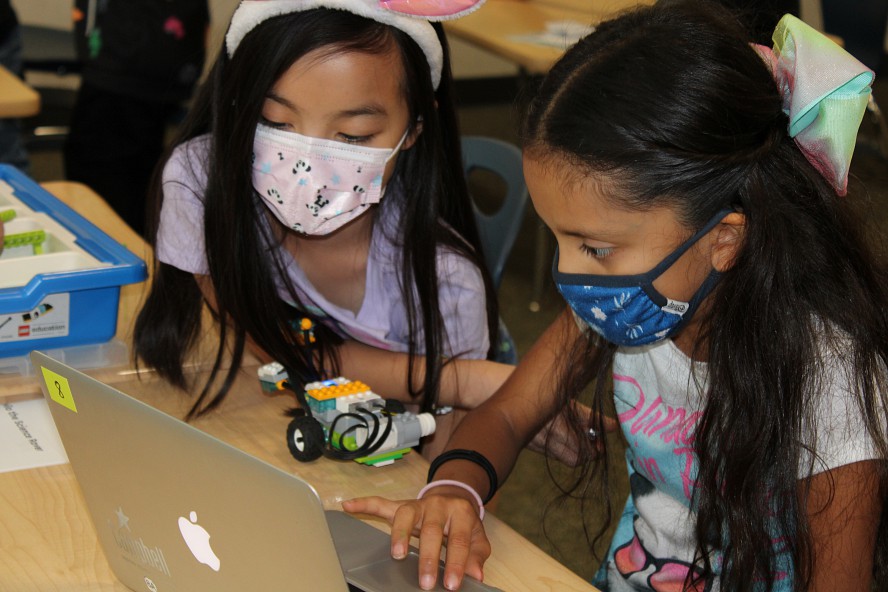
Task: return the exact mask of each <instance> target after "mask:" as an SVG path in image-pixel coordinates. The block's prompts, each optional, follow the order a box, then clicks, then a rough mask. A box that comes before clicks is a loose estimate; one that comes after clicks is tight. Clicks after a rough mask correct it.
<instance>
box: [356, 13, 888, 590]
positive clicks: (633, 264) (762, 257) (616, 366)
mask: <svg viewBox="0 0 888 592" xmlns="http://www.w3.org/2000/svg"><path fill="white" fill-rule="evenodd" d="M774 42H775V43H774V47H773V48H771V49H768V50H765V51H762V48H754V47H753V46H752V45H750V43H749V42H748V39H747V38H746V37H745V35H744V33H743V30H742V28H741V27H740V26H739V25H738V23H737V21H736V20H735V18H734V17H733V16H732V15H731V13H728V12H727V11H725V10H724V9H722V8H719V7H718V6H717V5H714V4H709V3H703V2H692V1H679V2H667V1H663V2H659V3H657V4H656V5H654V6H651V7H645V8H640V9H638V10H636V11H633V12H629V13H626V14H625V15H623V16H621V17H619V18H617V19H615V20H613V21H610V22H606V23H603V24H602V25H600V26H599V27H598V28H597V30H596V31H595V32H594V33H592V34H591V35H589V36H588V37H586V38H585V39H583V40H581V41H580V42H579V43H577V44H576V46H574V47H573V48H571V49H569V50H568V51H567V52H566V54H565V55H564V57H563V58H562V59H561V60H560V61H559V62H558V63H557V64H556V65H555V66H554V67H553V68H552V70H551V71H550V72H549V74H548V75H547V76H546V78H545V79H544V80H543V82H542V84H541V86H540V87H539V89H538V91H537V92H536V95H535V96H534V98H533V99H532V101H531V103H530V105H529V109H528V113H527V117H526V123H525V126H524V166H525V177H526V179H527V184H528V188H529V189H530V193H531V197H532V199H533V202H534V205H535V207H536V209H537V212H538V213H539V214H540V216H541V217H542V219H543V220H544V221H545V222H546V224H547V225H548V226H549V227H550V228H551V229H552V231H553V232H554V234H555V237H556V239H557V242H558V251H557V252H556V256H555V261H554V263H553V274H554V277H555V281H556V283H557V285H558V287H559V290H560V291H561V293H562V295H563V296H564V298H565V300H566V301H567V304H568V305H569V309H568V310H567V311H565V314H563V315H562V316H561V317H560V318H559V319H558V320H557V321H556V322H555V323H554V324H553V325H552V326H551V327H550V328H549V329H548V330H547V331H546V332H545V333H544V334H543V336H542V337H541V338H540V339H539V341H538V342H537V344H536V345H535V346H534V348H533V349H532V350H531V351H530V352H529V353H528V354H527V355H526V356H525V357H524V358H523V359H522V360H521V363H520V364H519V366H518V368H517V369H516V370H515V372H514V373H513V374H512V375H511V376H510V377H509V378H508V379H507V381H506V383H505V385H504V386H503V387H502V388H501V389H500V390H499V391H498V392H497V393H496V394H495V395H494V396H493V397H491V398H490V399H488V400H487V401H486V402H485V403H484V404H483V405H481V406H480V407H478V408H477V409H476V410H474V411H473V412H472V413H470V414H469V415H468V417H467V418H466V419H465V420H464V421H463V422H462V424H460V427H459V429H458V430H457V432H456V433H455V434H454V436H453V438H452V439H451V442H450V444H449V445H448V450H447V451H445V452H444V453H443V454H442V455H441V456H439V457H438V458H437V459H436V460H435V461H433V463H432V469H431V471H430V473H429V479H430V483H429V484H428V485H427V486H426V487H425V488H424V489H423V490H422V492H421V494H420V496H419V499H417V500H411V501H400V502H396V501H389V500H384V499H381V498H361V499H357V500H351V501H349V502H346V503H344V504H343V505H344V507H345V509H346V510H348V511H352V512H365V513H371V514H376V515H379V516H382V517H384V518H386V519H388V520H389V521H390V522H391V524H392V553H393V555H394V556H395V557H400V556H403V555H404V553H405V550H406V544H407V542H408V538H407V537H408V536H409V535H410V534H411V533H412V534H415V535H417V536H419V539H420V557H421V558H424V559H426V560H427V562H423V561H421V562H420V564H421V566H425V567H421V568H420V570H421V572H420V574H419V578H420V583H421V584H422V586H423V587H424V588H430V587H431V586H432V584H433V583H434V581H435V573H434V572H433V571H432V570H431V569H430V568H429V566H431V565H433V561H432V560H433V559H434V558H436V557H437V556H438V553H439V552H440V548H441V544H442V540H444V539H445V538H446V540H447V564H446V568H445V572H444V582H443V583H444V585H445V587H447V588H448V589H456V588H458V587H459V585H460V582H461V581H462V578H463V576H464V575H466V574H467V575H469V576H472V577H476V578H480V577H482V576H483V564H484V561H485V559H486V558H487V557H488V555H489V554H490V552H491V549H490V545H489V542H488V540H487V538H486V536H485V533H484V527H483V523H482V521H481V519H482V518H483V503H485V501H486V500H487V499H490V497H491V496H492V495H493V493H494V491H495V489H496V487H497V484H498V483H499V482H501V481H502V480H503V479H504V478H505V477H506V476H507V475H508V474H509V472H510V470H511V469H512V467H513V465H514V463H515V460H516V456H517V454H518V452H519V451H520V450H521V447H522V446H523V444H524V443H525V442H527V441H528V440H529V438H530V437H531V436H532V435H533V434H534V433H535V432H536V430H538V429H539V428H540V426H541V425H542V424H543V422H545V421H547V420H549V419H551V418H553V417H561V416H566V417H567V418H568V419H570V420H572V425H573V426H574V439H573V441H574V443H575V446H576V450H577V453H578V454H579V457H580V458H581V459H582V460H583V461H584V462H585V465H584V468H585V469H586V470H585V471H583V472H582V473H581V474H580V475H579V476H578V478H577V481H576V483H575V484H574V485H575V490H574V493H577V494H582V495H584V499H586V500H587V501H592V500H594V501H595V502H598V499H599V497H600V498H601V499H603V500H605V501H606V502H607V503H608V508H609V510H611V511H610V512H608V513H607V515H608V516H612V515H616V517H617V519H618V524H617V525H616V530H615V533H614V535H613V539H612V540H611V543H610V546H609V550H608V551H607V554H606V555H605V556H604V557H603V558H601V560H602V562H601V568H600V570H599V572H598V575H597V577H596V579H595V581H594V583H595V585H596V586H598V587H599V588H601V589H602V590H607V591H614V592H616V591H623V590H636V591H637V590H653V591H663V592H665V591H679V590H693V591H700V592H702V591H715V590H730V591H731V592H735V591H744V592H746V591H748V592H753V591H755V592H758V591H772V592H775V591H780V592H784V591H797V592H800V591H802V590H861V591H862V590H870V589H873V590H885V589H888V571H886V567H888V563H886V558H888V523H886V520H885V518H884V502H885V496H886V492H888V470H886V468H888V438H886V431H888V418H886V410H888V401H886V395H888V273H886V267H885V265H884V263H883V262H882V261H880V260H879V259H877V258H876V257H875V256H874V255H873V254H872V252H871V251H870V248H869V247H868V245H867V244H866V243H865V242H864V239H863V233H862V231H861V230H862V229H861V221H860V220H859V218H858V216H857V212H855V209H854V204H853V203H851V202H852V200H851V199H850V198H847V197H840V195H843V194H844V193H845V191H846V186H847V176H848V164H849V161H850V158H851V154H852V151H853V147H854V138H855V135H856V130H857V126H858V125H859V123H860V120H861V117H862V113H863V111H862V110H863V108H864V106H865V104H866V98H867V95H868V93H869V92H870V84H871V82H872V79H873V75H872V72H870V71H868V70H867V69H866V68H865V67H863V66H862V65H861V64H859V63H858V62H856V60H854V59H853V58H851V57H850V56H848V55H847V54H845V52H843V51H842V50H841V49H840V48H838V47H837V46H835V45H834V44H831V43H830V42H828V41H827V40H826V39H825V38H823V37H822V36H821V35H820V34H819V33H817V32H816V31H814V30H812V29H811V28H810V27H808V26H807V25H805V24H804V23H802V22H801V21H799V20H798V19H795V18H793V17H790V16H787V17H785V18H784V19H783V20H781V22H780V24H779V25H778V27H777V30H776V31H775V34H774ZM763 58H764V59H763ZM553 378H554V379H553ZM590 383H591V384H592V385H593V386H592V389H591V390H592V393H591V406H592V411H593V412H592V414H591V415H590V416H588V418H584V419H581V418H580V417H578V416H577V415H576V413H575V409H576V408H577V406H576V405H575V404H573V403H574V399H575V398H576V397H577V395H578V394H579V393H580V392H581V391H582V390H583V389H584V388H585V387H586V386H587V385H589V384H590ZM553 385H554V387H553ZM608 409H614V410H615V416H614V417H608V416H607V412H608ZM617 426H619V428H620V430H621V431H622V435H623V437H624V438H625V443H624V444H625V457H626V466H627V469H628V473H629V485H630V491H629V495H628V499H627V500H626V501H625V505H623V506H622V511H620V509H619V508H613V507H612V506H610V500H609V497H608V496H609V494H610V492H611V490H610V487H609V480H608V476H609V474H610V473H611V471H612V468H613V467H610V466H608V461H607V459H608V455H607V454H606V451H607V448H608V447H609V446H613V445H615V444H617V441H616V440H615V439H613V438H604V437H602V436H603V435H604V434H605V432H607V431H613V430H615V429H616V427H617ZM614 510H616V511H614ZM606 528H607V525H604V526H603V527H602V529H601V531H600V532H599V536H601V535H602V534H603V533H604V532H605V530H606ZM494 552H495V550H494ZM590 560H591V559H590Z"/></svg>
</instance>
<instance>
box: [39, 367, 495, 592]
mask: <svg viewBox="0 0 888 592" xmlns="http://www.w3.org/2000/svg"><path fill="white" fill-rule="evenodd" d="M31 362H32V364H33V365H34V368H35V369H36V374H37V377H38V380H39V381H40V383H41V387H42V389H43V394H44V396H45V397H46V400H47V403H48V405H49V409H50V410H51V413H52V417H53V419H54V421H55V424H56V427H57V428H58V431H59V435H60V436H61V440H62V443H63V445H64V447H65V451H66V452H67V454H68V459H69V460H70V462H71V467H72V469H73V471H74V475H75V476H76V478H77V482H78V483H79V485H80V489H81V491H82V492H83V498H84V500H85V502H86V505H87V507H88V509H89V513H90V515H91V517H92V521H93V525H94V526H95V530H96V536H97V538H98V541H99V544H100V546H101V548H102V550H103V552H104V554H105V556H106V558H107V559H108V563H109V564H110V565H111V569H112V570H113V572H114V574H115V575H116V576H117V577H118V578H119V579H120V581H121V582H123V583H124V584H125V585H126V586H128V587H130V588H132V589H133V590H137V591H139V592H145V591H147V592H174V591H178V592H200V591H203V590H212V591H214V592H216V591H225V590H232V591H234V590H237V591H239V592H243V591H244V590H248V591H249V590H256V591H262V592H266V591H277V590H282V591H283V590H306V591H311V592H324V591H327V590H330V591H334V592H345V591H348V590H351V591H361V592H400V591H402V590H410V591H412V590H419V587H418V585H417V578H418V576H417V573H418V555H417V554H416V551H415V550H413V552H412V553H410V555H409V556H408V558H407V559H406V560H404V561H395V560H393V559H391V556H390V552H389V548H390V543H389V540H390V539H389V536H388V534H386V533H384V532H382V531H380V530H378V529H376V528H374V527H372V526H370V525H368V524H365V523H364V522H361V521H360V520H358V519H356V518H354V517H352V516H349V515H348V514H345V513H343V512H338V511H326V512H325V511H324V508H323V505H322V504H321V501H320V498H319V497H318V494H317V492H316V491H315V490H314V489H313V488H312V487H311V485H309V484H308V483H306V482H305V481H303V480H302V479H300V478H299V477H297V476H294V475H292V474H289V473H286V472H284V471H281V470H280V469H278V468H276V467H274V466H272V465H270V464H268V463H266V462H263V461H261V460H259V459H257V458H255V457H253V456H250V455H249V454H246V453H245V452H243V451H241V450H239V449H237V448H234V447H232V446H230V445H228V444H226V443H224V442H222V441H220V440H218V439H216V438H214V437H212V436H210V435H209V434H206V433H204V432H202V431H200V430H198V429H197V428H194V427H192V426H190V425H188V424H186V423H184V422H182V421H180V420H178V419H176V418H174V417H172V416H170V415H167V414H165V413H163V412H161V411H159V410H157V409H155V408H153V407H151V406H149V405H146V404H144V403H142V402H140V401H137V400H136V399H133V398H131V397H129V396H127V395H125V394H123V393H121V392H119V391H117V390H115V389H113V388H111V387H109V386H107V385H105V384H102V383H101V382H98V381H96V380H95V379H93V378H90V377H89V376H86V375H84V374H82V373H80V372H78V371H76V370H74V369H72V368H70V367H68V366H65V365H64V364H62V363H60V362H58V361H56V360H53V359H52V358H50V357H48V356H46V355H44V354H42V353H40V352H36V351H35V352H33V353H32V354H31ZM442 568H443V564H442ZM440 581H441V577H440V574H439V586H440ZM438 589H439V590H443V588H441V587H439V588H438ZM462 589H463V590H467V591H469V592H472V591H479V590H480V591H484V590H487V591H490V590H496V589H495V588H491V587H490V586H486V585H484V584H481V583H479V582H477V581H476V580H472V579H470V578H466V580H465V581H464V582H463V587H462Z"/></svg>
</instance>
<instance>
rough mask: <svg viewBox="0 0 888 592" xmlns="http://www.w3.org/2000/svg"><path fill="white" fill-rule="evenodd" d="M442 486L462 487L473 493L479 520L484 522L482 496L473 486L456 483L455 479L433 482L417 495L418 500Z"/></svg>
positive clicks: (460, 482)
mask: <svg viewBox="0 0 888 592" xmlns="http://www.w3.org/2000/svg"><path fill="white" fill-rule="evenodd" d="M442 485H453V486H454V487H460V488H462V489H465V490H466V491H468V492H469V493H471V494H472V497H474V498H475V501H476V502H478V508H479V510H478V519H479V520H484V502H482V501H481V496H480V495H478V492H477V491H475V490H474V489H473V488H472V486H471V485H466V484H465V483H463V482H462V481H454V480H453V479H439V480H438V481H432V482H431V483H429V484H428V485H426V486H425V487H423V488H422V489H420V490H419V493H418V494H416V499H422V496H424V495H425V494H426V493H428V491H429V490H430V489H434V488H435V487H440V486H442Z"/></svg>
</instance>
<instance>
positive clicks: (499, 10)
mask: <svg viewBox="0 0 888 592" xmlns="http://www.w3.org/2000/svg"><path fill="white" fill-rule="evenodd" d="M653 3H654V0H487V2H486V3H485V4H484V5H483V6H482V7H481V8H479V9H478V10H476V11H475V12H473V13H472V14H470V15H468V16H465V17H462V18H458V19H454V20H450V21H445V22H444V29H445V30H446V31H447V33H448V34H450V35H453V36H454V37H459V38H460V39H463V40H464V41H467V42H468V43H471V44H473V45H476V46H477V47H479V48H481V49H484V50H487V51H489V52H491V53H493V54H495V55H497V56H499V57H501V58H504V59H506V60H508V61H510V62H513V63H515V64H516V65H517V66H518V67H519V68H520V69H521V70H522V71H523V72H524V73H526V74H530V75H535V74H545V73H546V72H548V71H549V68H551V67H552V64H554V63H555V62H556V61H557V60H558V58H560V57H561V55H562V54H563V53H564V51H563V50H561V49H558V48H555V47H547V46H544V45H538V44H534V43H528V42H525V41H516V40H515V39H514V37H515V36H516V35H528V34H532V33H539V32H541V31H543V30H544V29H545V26H546V23H547V22H550V21H561V20H571V21H577V22H580V23H584V24H589V25H595V24H597V23H600V22H601V21H603V20H605V19H607V18H609V17H612V16H614V15H615V14H617V13H618V12H620V11H622V10H626V9H628V8H632V7H633V6H638V5H641V4H653Z"/></svg>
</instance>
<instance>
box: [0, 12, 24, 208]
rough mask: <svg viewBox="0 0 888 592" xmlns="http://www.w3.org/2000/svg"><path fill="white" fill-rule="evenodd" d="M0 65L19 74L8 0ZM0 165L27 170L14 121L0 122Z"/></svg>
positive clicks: (18, 38)
mask: <svg viewBox="0 0 888 592" xmlns="http://www.w3.org/2000/svg"><path fill="white" fill-rule="evenodd" d="M0 66H3V67H4V68H6V69H7V70H9V71H10V72H12V73H13V74H14V75H16V76H21V75H22V34H21V29H20V27H19V22H18V18H17V16H16V13H15V9H14V8H13V7H12V4H10V0H0ZM0 162H2V163H5V164H11V165H14V166H16V167H18V168H19V169H21V170H22V171H24V172H27V171H28V153H27V151H26V150H25V146H24V143H23V142H22V136H21V122H20V121H19V120H18V119H0ZM0 224H2V222H0Z"/></svg>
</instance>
